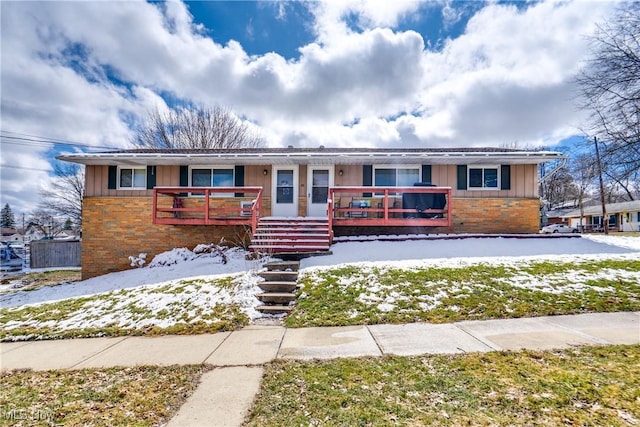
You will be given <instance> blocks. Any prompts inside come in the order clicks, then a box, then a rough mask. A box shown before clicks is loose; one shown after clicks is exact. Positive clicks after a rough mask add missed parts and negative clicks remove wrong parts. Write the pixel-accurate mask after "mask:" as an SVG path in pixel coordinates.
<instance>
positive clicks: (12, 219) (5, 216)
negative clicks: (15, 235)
mask: <svg viewBox="0 0 640 427" xmlns="http://www.w3.org/2000/svg"><path fill="white" fill-rule="evenodd" d="M0 215H1V217H2V218H1V219H0V226H1V227H4V228H14V227H15V226H16V216H15V215H14V214H13V211H12V210H11V206H9V203H7V204H6V205H4V207H3V208H2V211H1V213H0Z"/></svg>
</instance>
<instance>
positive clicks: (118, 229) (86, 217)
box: [82, 197, 251, 280]
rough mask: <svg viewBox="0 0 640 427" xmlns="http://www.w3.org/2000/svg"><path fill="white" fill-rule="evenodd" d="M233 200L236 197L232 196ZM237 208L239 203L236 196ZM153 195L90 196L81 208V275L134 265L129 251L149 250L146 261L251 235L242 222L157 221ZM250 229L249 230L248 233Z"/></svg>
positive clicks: (100, 273)
mask: <svg viewBox="0 0 640 427" xmlns="http://www.w3.org/2000/svg"><path fill="white" fill-rule="evenodd" d="M230 200H233V199H230ZM235 202H236V203H237V206H238V208H239V207H240V203H239V202H238V201H237V200H236V201H235ZM151 205H152V198H151V197H127V198H123V197H87V198H85V199H84V204H83V211H82V216H83V218H82V229H83V232H82V279H83V280H84V279H88V278H90V277H95V276H99V275H102V274H106V273H111V272H114V271H121V270H127V269H130V268H132V267H131V266H130V265H129V264H130V261H129V259H128V257H129V256H130V255H133V256H138V254H140V253H141V252H146V253H147V262H150V261H151V260H152V259H153V257H154V256H155V255H157V254H159V253H161V252H164V251H167V250H170V249H172V248H176V247H178V248H179V247H186V248H189V249H193V248H194V247H195V246H196V245H197V244H200V243H218V242H220V239H221V238H224V239H225V240H226V241H227V242H229V243H230V244H238V243H239V242H240V241H241V240H242V238H243V237H245V236H248V237H250V234H251V229H250V228H249V229H248V231H247V230H246V229H245V227H243V226H225V227H205V226H190V225H179V226H172V225H154V224H153V223H152V213H151V212H152V207H151ZM245 233H247V234H245Z"/></svg>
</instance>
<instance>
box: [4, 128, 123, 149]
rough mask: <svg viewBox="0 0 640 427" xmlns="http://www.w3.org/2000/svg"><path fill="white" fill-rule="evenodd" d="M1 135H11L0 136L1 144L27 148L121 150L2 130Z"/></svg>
mask: <svg viewBox="0 0 640 427" xmlns="http://www.w3.org/2000/svg"><path fill="white" fill-rule="evenodd" d="M2 133H3V134H11V135H0V137H1V138H2V139H0V142H3V143H5V144H14V145H26V146H29V145H31V146H43V145H49V144H57V145H66V146H70V147H79V148H90V149H105V150H117V149H120V148H121V147H108V146H100V145H89V144H84V143H80V142H74V141H67V140H62V139H54V138H48V137H44V136H38V135H29V134H24V133H19V132H11V131H6V130H3V131H2ZM12 135H17V136H12ZM3 140H4V141H3ZM7 140H8V141H7ZM18 141H19V142H18Z"/></svg>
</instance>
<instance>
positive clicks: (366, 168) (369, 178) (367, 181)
mask: <svg viewBox="0 0 640 427" xmlns="http://www.w3.org/2000/svg"><path fill="white" fill-rule="evenodd" d="M362 185H363V186H365V187H371V186H372V185H373V165H363V166H362ZM371 196H372V194H371V193H362V197H371Z"/></svg>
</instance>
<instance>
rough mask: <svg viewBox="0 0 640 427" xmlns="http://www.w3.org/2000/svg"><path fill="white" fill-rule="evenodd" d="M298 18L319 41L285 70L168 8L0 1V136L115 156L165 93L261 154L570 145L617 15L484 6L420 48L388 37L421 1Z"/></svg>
mask: <svg viewBox="0 0 640 427" xmlns="http://www.w3.org/2000/svg"><path fill="white" fill-rule="evenodd" d="M438 5H441V6H442V5H444V8H443V9H442V14H443V17H444V18H446V21H447V22H448V23H449V24H452V23H454V22H457V20H459V19H461V16H462V15H461V14H460V11H459V10H458V7H459V6H460V5H459V4H457V3H455V2H451V1H445V2H441V3H438ZM306 6H307V7H308V8H309V11H310V12H311V13H312V15H313V16H314V19H315V21H314V22H313V23H310V25H312V26H313V28H314V30H315V32H316V40H315V41H314V42H313V43H310V44H308V45H306V46H300V56H299V58H297V59H295V60H287V59H285V58H284V57H282V56H281V55H279V54H277V53H268V54H265V55H258V56H251V55H249V54H247V52H245V50H244V49H243V47H242V46H241V45H240V44H239V43H238V42H235V41H231V42H229V43H228V44H226V45H224V46H223V45H220V44H218V43H216V42H214V41H213V40H212V39H210V38H208V37H207V36H206V31H205V30H206V29H205V28H204V27H202V26H201V25H195V24H194V22H193V18H192V16H191V15H190V13H189V10H188V8H187V7H186V6H185V4H183V3H181V2H177V1H172V2H167V3H146V2H118V3H112V2H2V3H1V4H0V7H1V8H2V52H3V61H2V129H3V130H9V131H13V132H19V133H24V134H31V135H42V136H47V137H50V138H59V139H65V140H71V141H78V142H82V143H85V144H89V145H96V146H97V145H100V146H104V145H110V146H124V145H126V143H127V141H128V140H129V137H130V135H131V130H130V128H129V127H130V125H131V123H132V122H134V121H135V120H136V118H138V117H143V116H144V114H145V112H146V111H148V110H150V109H153V108H155V107H158V108H161V109H164V108H167V105H166V103H165V100H164V99H163V96H165V97H166V96H167V95H169V96H170V97H174V98H177V99H184V100H189V101H193V102H197V103H203V104H220V105H223V106H227V107H230V108H232V109H234V110H235V111H236V112H237V113H238V114H239V115H240V116H242V117H246V118H247V119H248V120H250V121H251V122H253V123H255V124H256V125H257V126H260V127H261V128H262V130H263V134H264V135H265V137H267V138H268V140H269V142H270V144H272V145H288V144H292V145H306V146H309V145H319V144H324V145H325V146H338V145H341V146H398V145H401V144H402V145H404V146H416V145H429V146H467V145H498V144H503V143H510V142H513V141H514V140H517V141H521V142H523V143H540V142H548V141H550V140H554V139H557V138H560V137H564V136H567V135H569V134H571V133H572V132H575V126H576V125H577V124H578V123H579V121H580V118H581V115H580V114H579V113H578V112H577V111H576V110H575V109H574V107H573V102H572V97H573V93H572V87H571V83H570V82H571V77H572V75H573V74H574V73H575V71H576V70H577V68H578V67H579V64H580V60H581V59H582V58H583V57H584V55H585V53H586V40H585V38H584V35H585V34H587V33H589V32H590V31H591V30H592V29H593V26H594V23H595V22H597V21H599V20H600V19H601V18H602V17H603V16H605V15H606V14H607V13H608V12H609V11H610V9H611V8H612V7H613V5H612V4H611V3H609V2H588V3H586V2H580V1H574V2H560V3H556V2H541V3H532V4H529V5H520V7H519V8H516V7H515V6H509V5H499V4H488V5H487V6H486V7H484V8H482V9H481V10H479V11H478V12H477V13H475V15H474V16H473V17H472V18H471V19H470V20H469V22H468V24H467V27H466V29H465V32H464V34H462V35H461V36H460V37H457V38H455V39H449V40H446V42H445V43H444V45H442V49H439V50H430V49H425V44H427V43H426V42H425V40H424V39H423V36H421V34H420V32H418V31H398V30H397V29H396V28H397V26H398V25H399V22H401V21H402V22H404V23H405V24H406V22H411V18H412V16H416V14H419V13H421V12H423V11H424V10H422V9H423V8H425V7H426V6H425V4H424V3H422V2H410V1H399V2H380V1H370V2H368V1H361V0H352V1H339V2H317V3H316V2H313V3H308V4H306ZM429 7H435V6H433V4H430V5H429ZM460 7H462V6H460ZM267 12H270V13H273V11H267ZM286 12H287V11H286V7H284V6H282V7H280V6H278V14H279V15H278V16H279V19H282V20H283V21H285V20H286V19H290V18H291V16H290V15H287V13H286ZM16 147H17V146H15V145H5V144H3V145H2V157H3V160H2V162H3V164H7V163H6V161H7V159H11V160H10V161H11V162H14V164H21V163H20V162H22V163H24V164H29V165H38V168H39V169H40V168H42V169H46V168H47V165H48V161H47V160H46V158H45V152H46V147H43V146H41V147H30V149H26V148H24V147H22V148H21V149H20V150H18V149H17V148H16ZM9 155H10V156H11V157H8V156H9ZM38 173H39V174H40V175H38V179H45V175H44V172H38ZM29 176H33V174H29ZM36 187H37V184H36V183H35V182H33V180H28V179H25V170H18V169H10V168H3V170H2V201H3V202H4V201H5V200H7V201H9V202H10V203H11V204H12V205H13V203H12V201H13V200H15V201H16V203H17V204H19V206H17V208H18V210H20V209H24V210H30V209H32V208H33V207H35V206H34V205H35V203H36V201H37V188H36Z"/></svg>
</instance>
